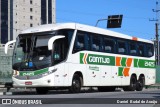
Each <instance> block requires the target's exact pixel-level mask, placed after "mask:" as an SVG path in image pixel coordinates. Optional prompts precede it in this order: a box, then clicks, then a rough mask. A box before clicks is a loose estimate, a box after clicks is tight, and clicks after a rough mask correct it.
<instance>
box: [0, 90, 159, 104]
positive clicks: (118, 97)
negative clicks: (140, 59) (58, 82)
mask: <svg viewBox="0 0 160 107" xmlns="http://www.w3.org/2000/svg"><path fill="white" fill-rule="evenodd" d="M0 98H3V99H10V98H11V99H12V101H13V99H14V100H19V99H21V100H23V101H25V100H27V101H28V99H29V100H30V99H34V100H36V99H37V101H38V99H43V98H45V99H44V100H45V101H48V102H49V103H52V104H44V103H43V101H42V103H43V104H42V105H23V107H82V106H83V107H136V106H137V107H160V105H157V104H154V103H156V102H154V103H152V102H153V98H154V99H160V90H159V89H144V90H143V91H141V92H136V91H135V92H124V91H121V90H120V89H117V90H116V91H115V92H97V91H95V90H94V91H82V93H78V94H72V93H68V91H50V92H49V93H48V94H46V95H37V94H36V93H35V91H21V92H14V93H13V95H1V96H0ZM146 98H147V99H146ZM149 98H152V99H149ZM143 99H144V101H146V100H149V101H151V104H139V103H140V102H142V101H143ZM49 100H51V101H49ZM100 100H101V101H100ZM130 100H133V102H132V103H135V104H128V102H130ZM138 101H140V102H138ZM156 101H157V100H156ZM159 101H160V100H159ZM12 103H13V102H12ZM14 103H17V102H14ZM40 103H41V102H40ZM86 103H89V104H86ZM98 103H99V104H98ZM106 103H107V104H106ZM117 103H122V104H117ZM0 107H22V105H0Z"/></svg>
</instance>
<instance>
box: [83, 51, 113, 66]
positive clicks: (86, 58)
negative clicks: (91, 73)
mask: <svg viewBox="0 0 160 107" xmlns="http://www.w3.org/2000/svg"><path fill="white" fill-rule="evenodd" d="M80 63H81V64H95V65H112V66H114V65H115V57H112V56H104V55H95V54H87V53H86V54H84V53H80Z"/></svg>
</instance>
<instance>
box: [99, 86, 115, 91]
mask: <svg viewBox="0 0 160 107" xmlns="http://www.w3.org/2000/svg"><path fill="white" fill-rule="evenodd" d="M115 89H116V87H112V86H111V87H98V91H100V92H111V91H115Z"/></svg>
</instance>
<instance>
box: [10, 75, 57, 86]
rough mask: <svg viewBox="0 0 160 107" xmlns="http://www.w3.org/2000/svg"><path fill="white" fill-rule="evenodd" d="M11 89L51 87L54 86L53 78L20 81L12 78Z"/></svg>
mask: <svg viewBox="0 0 160 107" xmlns="http://www.w3.org/2000/svg"><path fill="white" fill-rule="evenodd" d="M12 80H13V87H52V86H54V79H53V76H51V75H49V76H45V77H42V78H39V79H26V80H20V79H17V78H15V77H12Z"/></svg>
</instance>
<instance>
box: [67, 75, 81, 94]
mask: <svg viewBox="0 0 160 107" xmlns="http://www.w3.org/2000/svg"><path fill="white" fill-rule="evenodd" d="M81 85H82V83H81V77H80V76H79V75H78V74H75V75H74V76H73V79H72V85H71V87H70V88H69V91H70V92H71V93H79V92H80V91H81Z"/></svg>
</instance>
